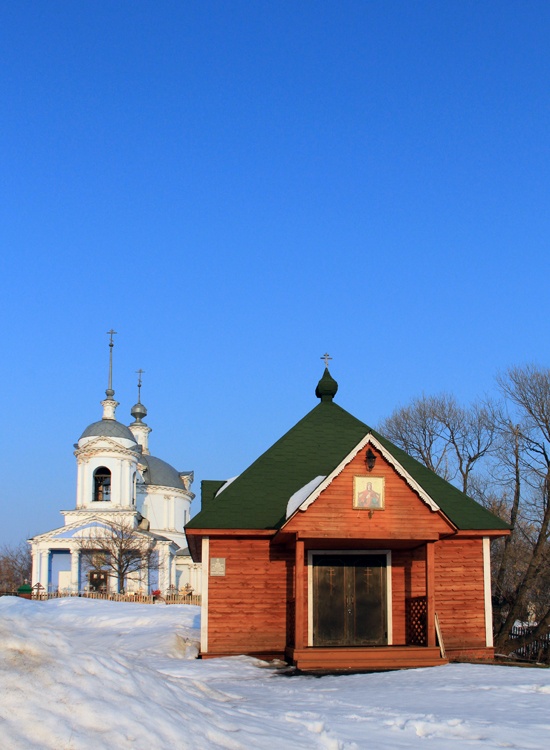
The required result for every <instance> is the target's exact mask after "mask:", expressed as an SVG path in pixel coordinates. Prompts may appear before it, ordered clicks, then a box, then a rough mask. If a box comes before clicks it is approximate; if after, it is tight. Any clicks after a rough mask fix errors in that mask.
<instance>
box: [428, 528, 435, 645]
mask: <svg viewBox="0 0 550 750" xmlns="http://www.w3.org/2000/svg"><path fill="white" fill-rule="evenodd" d="M426 636H427V645H428V646H435V555H434V543H433V542H426Z"/></svg>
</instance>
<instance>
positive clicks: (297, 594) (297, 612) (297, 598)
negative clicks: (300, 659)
mask: <svg viewBox="0 0 550 750" xmlns="http://www.w3.org/2000/svg"><path fill="white" fill-rule="evenodd" d="M303 647H304V543H303V541H301V540H300V539H296V555H295V560H294V648H296V649H300V648H303Z"/></svg>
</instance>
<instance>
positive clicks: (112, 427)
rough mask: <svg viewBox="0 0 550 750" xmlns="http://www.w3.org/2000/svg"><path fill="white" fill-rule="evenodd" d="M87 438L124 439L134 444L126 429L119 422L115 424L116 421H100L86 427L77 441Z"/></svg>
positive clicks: (134, 440)
mask: <svg viewBox="0 0 550 750" xmlns="http://www.w3.org/2000/svg"><path fill="white" fill-rule="evenodd" d="M89 437H112V438H124V439H125V440H131V441H132V443H135V442H136V439H135V437H134V436H133V435H132V432H131V431H130V430H129V429H128V427H126V425H124V424H122V423H121V422H117V421H116V419H100V420H99V421H98V422H94V423H93V424H90V425H88V427H86V429H85V430H84V432H83V433H82V435H81V436H80V438H79V440H82V438H89Z"/></svg>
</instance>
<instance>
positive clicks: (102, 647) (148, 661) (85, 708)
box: [0, 597, 550, 750]
mask: <svg viewBox="0 0 550 750" xmlns="http://www.w3.org/2000/svg"><path fill="white" fill-rule="evenodd" d="M198 625H199V610H198V608H197V607H189V606H183V605H182V606H170V607H165V606H151V605H138V604H119V603H113V602H97V601H88V600H84V599H61V600H55V601H50V602H28V601H25V600H19V599H14V598H10V597H3V598H2V599H0V748H1V750H50V749H51V750H92V749H93V750H103V749H107V748H108V749H109V750H125V749H126V748H133V749H135V750H169V749H170V750H171V749H172V748H178V750H186V749H187V748H189V749H190V750H205V749H216V750H217V749H218V748H223V749H224V750H241V749H244V748H252V749H256V748H258V750H264V749H265V750H274V749H276V748H285V749H286V748H290V749H293V748H296V749H301V748H304V750H305V749H307V750H317V749H319V750H321V749H326V750H337V749H341V750H344V749H345V750H362V749H363V748H374V749H375V750H399V749H400V748H413V749H414V748H424V749H428V750H443V749H445V750H448V748H452V747H456V748H457V750H459V749H460V750H461V749H462V748H483V749H484V748H487V749H489V748H521V750H542V749H543V748H544V749H545V750H546V748H547V747H548V746H550V671H548V670H541V669H519V668H512V667H489V666H487V667H485V666H473V665H449V666H446V667H438V668H433V669H422V670H411V671H405V672H388V673H381V674H370V675H350V676H338V677H336V676H335V677H322V678H316V677H303V676H302V677H284V676H281V675H279V674H277V673H276V672H275V671H274V670H272V669H269V668H265V667H259V666H258V664H259V663H258V662H255V661H254V660H252V659H248V658H246V657H236V658H233V659H213V660H209V661H205V662H202V661H197V660H195V659H191V658H189V656H191V655H192V650H193V649H192V647H191V648H190V647H189V646H186V643H188V642H189V641H192V640H193V639H195V638H197V637H198V631H197V628H198Z"/></svg>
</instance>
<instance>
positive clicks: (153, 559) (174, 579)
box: [29, 331, 201, 595]
mask: <svg viewBox="0 0 550 750" xmlns="http://www.w3.org/2000/svg"><path fill="white" fill-rule="evenodd" d="M109 333H110V336H111V339H110V343H109V347H110V349H109V353H110V354H109V385H108V388H107V390H106V391H105V395H106V398H105V399H104V400H103V401H102V402H101V405H102V407H103V416H102V418H101V419H100V420H99V421H97V422H93V423H92V424H90V425H88V427H86V429H85V430H84V431H83V433H82V435H81V436H80V438H79V440H78V443H76V444H75V448H76V450H75V452H74V455H75V457H76V463H77V486H76V505H75V508H74V509H73V510H62V511H61V515H62V516H63V517H64V525H63V526H61V527H60V528H57V529H53V531H48V532H46V533H45V534H39V535H38V536H35V537H33V538H32V539H30V540H29V543H30V545H31V550H32V584H33V586H36V585H37V584H40V586H39V587H38V588H40V587H43V588H44V589H45V590H46V591H72V592H76V591H116V590H117V586H118V581H117V576H116V575H114V574H113V570H112V566H111V570H109V566H107V565H101V564H100V563H99V562H94V558H93V556H92V554H91V549H92V548H93V546H94V539H101V538H102V537H108V536H109V535H112V533H113V529H123V530H125V533H126V534H128V533H130V534H131V537H132V540H133V542H136V541H137V545H138V547H137V548H138V549H143V550H146V551H147V554H148V562H147V564H145V563H144V564H143V565H135V567H136V568H138V569H135V570H134V571H133V572H128V575H127V576H126V577H125V580H124V582H123V585H124V589H125V591H142V592H144V593H149V592H151V591H153V590H160V592H161V594H162V595H165V594H166V593H173V592H175V591H184V590H185V591H191V590H193V593H195V594H200V584H201V575H200V564H197V563H193V561H192V559H191V556H190V555H189V551H188V549H187V543H186V539H185V533H184V530H183V528H184V526H185V524H186V523H187V521H188V520H189V517H190V515H189V514H190V508H191V502H192V500H193V498H194V494H193V493H192V492H191V489H190V488H191V483H192V482H193V472H192V471H177V470H176V469H174V468H173V467H172V466H170V464H168V463H166V462H165V461H162V460H161V459H160V458H156V457H155V456H152V455H151V453H150V452H149V433H150V432H151V428H150V427H149V426H148V425H147V424H146V423H145V422H144V421H143V420H144V418H145V417H146V416H147V409H146V408H145V407H144V406H143V404H142V403H141V371H138V372H139V381H138V401H137V403H136V404H135V405H134V406H133V407H132V409H131V412H130V413H131V415H132V417H133V422H131V423H130V424H129V425H128V426H126V425H124V424H122V422H118V421H117V420H116V418H115V410H116V408H117V406H118V405H119V404H118V402H117V401H115V399H114V394H115V392H114V390H113V388H112V372H113V369H112V366H113V334H114V333H115V332H114V331H110V332H109ZM139 545H141V547H140V546H139ZM98 547H100V548H101V544H98ZM103 549H105V547H103ZM100 559H101V558H100V557H97V560H100Z"/></svg>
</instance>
